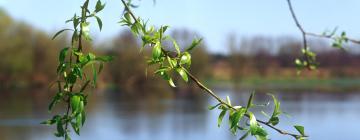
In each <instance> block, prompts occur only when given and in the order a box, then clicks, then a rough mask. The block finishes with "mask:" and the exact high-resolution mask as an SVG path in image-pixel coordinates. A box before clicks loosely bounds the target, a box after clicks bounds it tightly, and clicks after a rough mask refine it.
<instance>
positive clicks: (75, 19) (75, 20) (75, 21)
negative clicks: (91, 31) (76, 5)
mask: <svg viewBox="0 0 360 140" xmlns="http://www.w3.org/2000/svg"><path fill="white" fill-rule="evenodd" d="M79 20H80V19H79V18H77V17H76V14H75V15H74V17H73V25H74V28H76V27H77V26H78V25H79Z"/></svg>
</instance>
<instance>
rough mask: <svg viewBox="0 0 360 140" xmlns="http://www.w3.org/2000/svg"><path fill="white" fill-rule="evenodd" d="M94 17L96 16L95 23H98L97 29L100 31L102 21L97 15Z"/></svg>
mask: <svg viewBox="0 0 360 140" xmlns="http://www.w3.org/2000/svg"><path fill="white" fill-rule="evenodd" d="M95 18H96V21H97V23H98V25H99V29H100V31H101V29H102V25H103V23H102V21H101V19H100V18H99V17H98V16H95Z"/></svg>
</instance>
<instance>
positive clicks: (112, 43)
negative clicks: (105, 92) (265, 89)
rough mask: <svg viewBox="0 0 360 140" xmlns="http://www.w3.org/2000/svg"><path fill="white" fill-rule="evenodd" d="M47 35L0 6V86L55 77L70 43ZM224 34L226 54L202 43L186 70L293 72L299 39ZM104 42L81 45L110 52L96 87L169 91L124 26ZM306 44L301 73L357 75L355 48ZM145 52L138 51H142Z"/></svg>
mask: <svg viewBox="0 0 360 140" xmlns="http://www.w3.org/2000/svg"><path fill="white" fill-rule="evenodd" d="M119 32H120V31H119ZM171 34H172V35H173V36H174V37H175V38H176V39H177V40H179V45H180V46H182V47H184V48H185V47H187V46H188V45H189V44H190V43H191V41H192V38H193V37H194V36H195V34H194V33H193V32H191V31H187V30H174V31H172V32H171ZM51 35H52V33H51V34H49V33H45V32H42V31H39V30H36V29H34V28H33V27H31V26H29V25H27V24H25V23H22V22H18V21H15V20H13V19H12V18H11V17H9V16H8V15H7V14H6V13H5V12H1V11H0V42H1V43H0V82H1V84H0V89H15V88H47V87H48V85H49V83H51V82H52V81H53V80H54V79H56V77H55V76H56V68H57V64H58V63H57V58H58V51H59V50H60V49H61V48H62V47H65V46H68V45H70V44H65V42H67V41H66V40H67V39H68V38H69V36H62V38H60V39H56V40H51ZM228 39H229V41H228V44H224V46H225V47H224V49H228V50H229V51H228V52H229V53H228V54H222V55H220V54H210V53H209V52H208V51H207V50H206V42H204V43H203V44H202V45H201V46H200V47H198V48H197V49H195V50H194V51H193V55H192V56H193V58H192V67H191V71H192V72H193V73H194V74H195V75H197V76H198V77H200V79H222V80H234V81H239V80H241V79H246V78H251V77H262V78H272V77H276V78H279V77H284V78H286V77H291V76H292V77H293V76H295V75H296V69H295V66H294V59H295V58H297V57H301V55H300V52H301V51H300V49H301V42H300V41H299V40H297V39H294V38H287V37H283V38H278V39H272V38H267V37H253V38H246V39H241V40H239V41H238V40H237V39H236V37H234V36H230V37H228ZM105 42H106V43H103V44H99V45H96V46H93V45H92V44H90V43H87V44H86V49H87V50H89V49H92V50H94V51H95V52H97V54H99V55H101V54H110V55H113V56H114V57H115V59H114V61H112V62H111V63H109V64H108V65H107V66H105V69H104V73H103V74H102V75H101V78H100V80H99V81H102V82H100V84H99V86H100V87H104V86H107V87H113V88H116V89H121V90H126V91H128V92H129V91H130V92H131V91H133V90H136V91H137V92H138V91H139V90H144V91H151V88H157V89H158V88H159V87H162V89H164V90H172V89H170V88H169V87H167V86H166V85H167V84H165V83H166V82H165V81H163V80H161V79H160V78H158V77H156V76H154V75H153V71H152V69H153V68H152V67H148V66H147V64H146V61H145V60H146V55H144V54H141V53H140V52H139V50H140V46H141V44H139V40H137V39H136V38H134V37H133V35H132V34H131V33H130V32H129V31H122V32H120V33H119V35H118V36H116V37H114V39H112V40H109V41H105ZM164 45H167V43H166V42H165V43H164ZM312 45H313V46H315V47H316V48H317V49H318V50H317V52H318V62H319V63H320V69H319V71H318V72H313V73H315V74H312V73H311V74H308V72H304V75H305V76H307V75H311V76H315V77H320V78H333V77H351V78H359V77H360V72H359V70H360V69H359V68H360V55H359V54H358V53H349V52H346V51H340V50H335V49H330V50H329V49H323V50H322V48H328V45H329V44H327V43H326V42H324V41H313V42H312ZM169 46H170V45H169ZM86 49H85V51H86ZM149 52H150V51H149V50H144V52H142V53H145V54H149ZM146 71H147V72H146ZM174 76H177V75H176V74H174ZM162 82H163V83H162ZM104 83H107V84H104ZM159 83H162V84H159ZM176 83H177V82H176ZM183 84H184V83H182V82H181V81H180V80H179V82H178V85H179V86H180V87H185V86H182V85H183ZM186 90H193V89H192V88H188V89H186Z"/></svg>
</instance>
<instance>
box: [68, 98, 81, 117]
mask: <svg viewBox="0 0 360 140" xmlns="http://www.w3.org/2000/svg"><path fill="white" fill-rule="evenodd" d="M70 103H71V109H72V111H73V113H75V112H78V110H79V106H80V96H79V95H73V96H71V100H70Z"/></svg>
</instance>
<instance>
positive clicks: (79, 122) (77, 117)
mask: <svg viewBox="0 0 360 140" xmlns="http://www.w3.org/2000/svg"><path fill="white" fill-rule="evenodd" d="M81 124H82V115H81V113H79V114H77V115H76V125H77V126H78V127H79V128H80V125H81Z"/></svg>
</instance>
